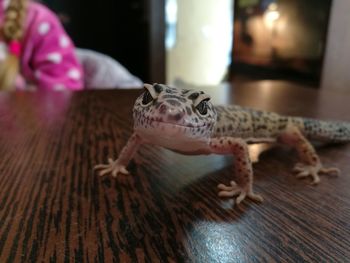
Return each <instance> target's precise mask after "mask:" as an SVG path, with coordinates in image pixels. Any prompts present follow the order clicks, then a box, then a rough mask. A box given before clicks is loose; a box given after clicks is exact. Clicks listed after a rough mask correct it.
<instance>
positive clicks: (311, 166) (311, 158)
mask: <svg viewBox="0 0 350 263" xmlns="http://www.w3.org/2000/svg"><path fill="white" fill-rule="evenodd" d="M279 141H280V142H282V143H284V144H287V145H289V146H291V147H293V148H295V149H296V150H297V152H298V156H299V159H300V162H299V163H297V164H296V165H295V167H294V171H295V172H296V173H297V178H306V177H311V178H312V184H318V183H319V182H320V177H319V174H321V173H323V174H336V175H338V174H339V173H340V170H339V169H338V168H324V167H323V165H322V163H321V161H320V158H319V157H318V155H317V153H316V151H315V149H314V147H313V146H312V145H311V143H310V142H309V141H308V140H307V139H306V138H305V137H304V135H303V134H302V133H301V132H300V130H299V129H298V128H297V127H296V126H294V125H288V126H287V128H286V130H285V131H284V132H283V133H282V134H281V135H280V137H279Z"/></svg>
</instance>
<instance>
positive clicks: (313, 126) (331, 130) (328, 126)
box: [303, 119, 350, 143]
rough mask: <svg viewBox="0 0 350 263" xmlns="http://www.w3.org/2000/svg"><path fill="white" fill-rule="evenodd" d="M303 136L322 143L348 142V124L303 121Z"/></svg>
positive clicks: (349, 139)
mask: <svg viewBox="0 0 350 263" xmlns="http://www.w3.org/2000/svg"><path fill="white" fill-rule="evenodd" d="M303 122H304V129H303V130H304V134H305V135H306V137H308V138H309V139H312V140H317V141H322V142H335V143H342V142H350V123H349V122H341V121H321V120H315V119H303Z"/></svg>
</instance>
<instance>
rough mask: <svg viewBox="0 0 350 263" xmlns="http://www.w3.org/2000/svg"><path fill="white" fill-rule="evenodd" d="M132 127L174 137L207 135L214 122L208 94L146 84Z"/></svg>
mask: <svg viewBox="0 0 350 263" xmlns="http://www.w3.org/2000/svg"><path fill="white" fill-rule="evenodd" d="M133 116H134V125H135V127H134V128H135V130H138V131H145V130H147V131H148V132H153V133H155V134H157V136H162V135H165V136H176V137H173V138H174V139H179V138H185V137H187V138H188V139H196V138H209V137H210V136H211V134H212V132H213V130H214V126H215V123H216V111H215V108H214V106H213V105H212V104H211V102H210V96H209V95H207V94H205V93H204V92H202V91H195V90H187V89H180V88H174V87H169V86H166V85H163V84H153V85H150V84H145V85H144V92H143V93H142V94H141V95H140V96H139V97H138V98H137V100H136V102H135V105H134V110H133Z"/></svg>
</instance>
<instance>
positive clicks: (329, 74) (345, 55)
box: [321, 0, 350, 90]
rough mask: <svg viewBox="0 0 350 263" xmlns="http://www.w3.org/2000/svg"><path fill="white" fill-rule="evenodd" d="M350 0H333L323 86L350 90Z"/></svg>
mask: <svg viewBox="0 0 350 263" xmlns="http://www.w3.org/2000/svg"><path fill="white" fill-rule="evenodd" d="M349 10H350V1H349V0H333V7H332V10H331V17H330V24H329V31H328V40H327V41H328V42H327V47H326V55H325V60H324V67H323V77H322V85H321V86H322V88H325V89H338V90H350V17H349Z"/></svg>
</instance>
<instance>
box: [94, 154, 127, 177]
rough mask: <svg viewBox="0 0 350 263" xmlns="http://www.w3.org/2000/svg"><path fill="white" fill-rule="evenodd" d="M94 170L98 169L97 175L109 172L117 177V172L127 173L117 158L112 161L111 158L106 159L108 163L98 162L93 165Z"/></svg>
mask: <svg viewBox="0 0 350 263" xmlns="http://www.w3.org/2000/svg"><path fill="white" fill-rule="evenodd" d="M94 170H100V171H99V173H98V174H99V176H104V175H106V174H109V173H111V174H112V176H113V177H117V175H118V173H122V174H129V171H128V170H126V168H125V166H124V165H122V164H120V163H119V162H118V160H115V161H113V159H111V158H109V159H108V164H98V165H95V167H94Z"/></svg>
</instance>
